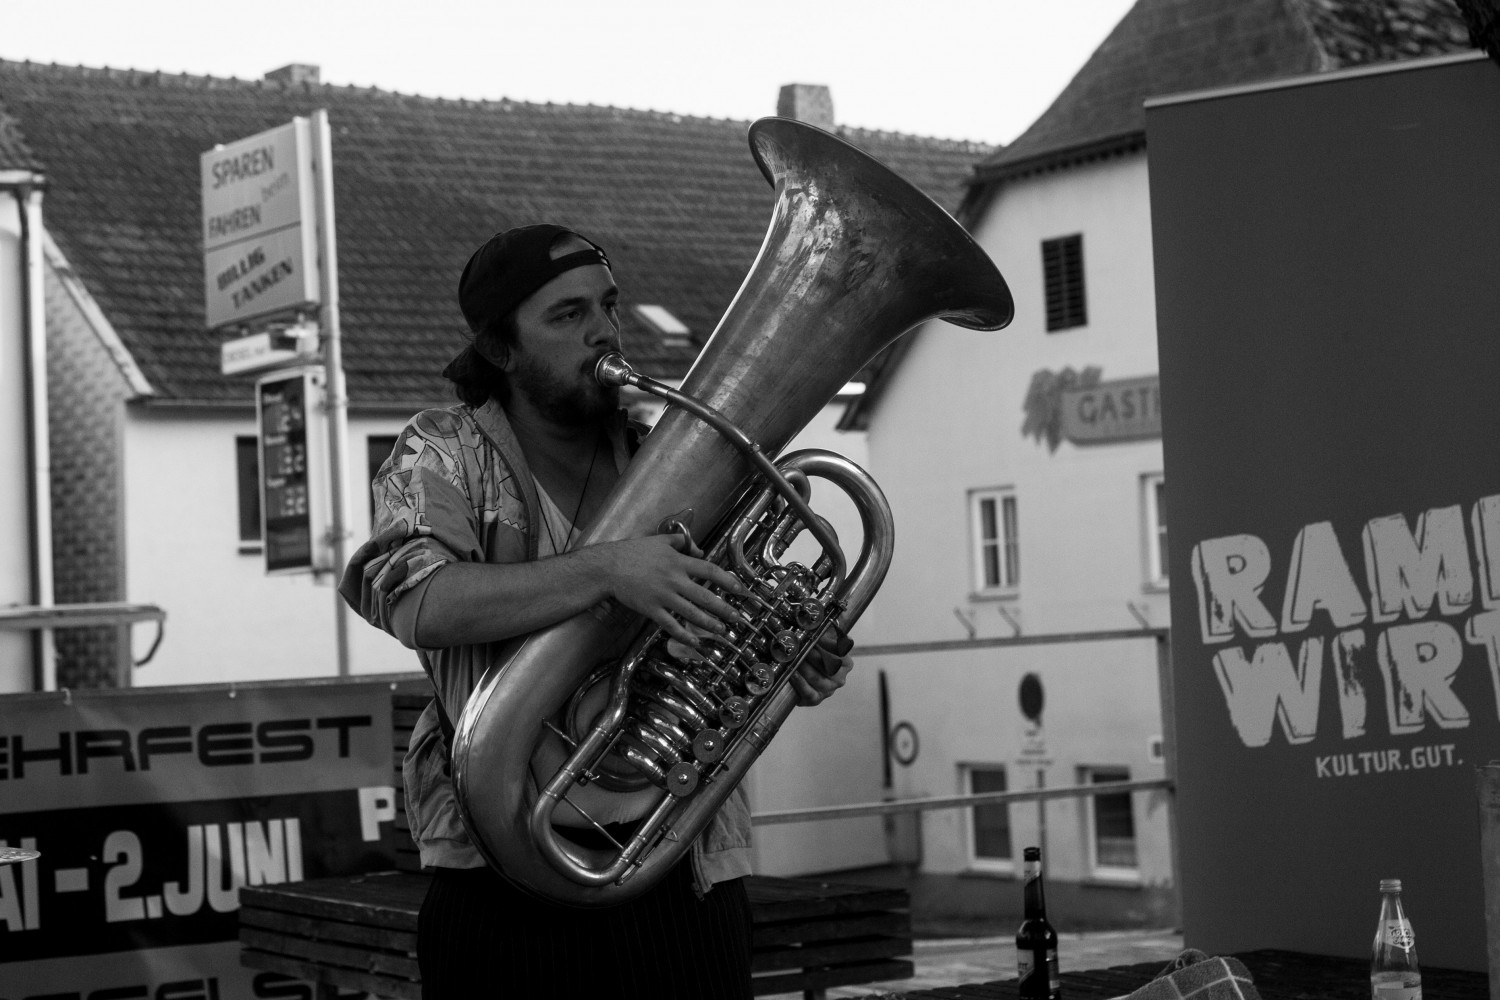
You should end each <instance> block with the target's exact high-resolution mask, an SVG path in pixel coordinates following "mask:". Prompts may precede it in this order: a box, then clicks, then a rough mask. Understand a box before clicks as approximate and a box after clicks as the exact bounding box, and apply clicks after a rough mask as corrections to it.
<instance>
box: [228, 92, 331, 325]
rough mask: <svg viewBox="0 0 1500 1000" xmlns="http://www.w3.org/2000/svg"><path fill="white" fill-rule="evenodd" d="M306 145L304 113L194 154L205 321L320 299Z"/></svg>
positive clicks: (232, 321) (301, 306)
mask: <svg viewBox="0 0 1500 1000" xmlns="http://www.w3.org/2000/svg"><path fill="white" fill-rule="evenodd" d="M312 147H313V143H312V138H311V131H310V126H309V122H308V119H306V118H294V119H292V121H290V122H288V123H287V124H285V125H281V126H279V127H277V128H273V129H270V130H269V131H266V132H261V133H260V134H258V135H253V136H250V137H249V138H247V139H240V140H239V141H237V142H233V143H229V144H228V145H222V146H215V147H214V148H213V149H211V150H209V151H208V152H206V153H203V154H202V155H201V157H200V158H199V160H200V169H201V174H202V187H203V293H204V311H205V314H206V318H207V323H208V328H209V329H211V330H215V329H219V328H221V327H226V326H233V325H236V324H244V323H248V322H250V321H252V320H256V319H260V318H262V317H266V316H271V315H275V314H278V313H287V312H294V311H297V310H308V309H311V308H312V307H314V306H316V305H317V304H318V302H319V301H320V290H319V289H320V284H319V276H318V252H317V250H318V247H317V236H318V232H317V228H318V227H317V224H316V219H317V186H316V184H315V183H314V177H313V148H312Z"/></svg>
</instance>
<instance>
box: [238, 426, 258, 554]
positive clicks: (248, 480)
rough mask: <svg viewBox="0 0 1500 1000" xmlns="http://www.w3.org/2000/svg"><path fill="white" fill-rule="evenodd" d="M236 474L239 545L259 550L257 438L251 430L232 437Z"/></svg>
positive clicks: (247, 548) (253, 550)
mask: <svg viewBox="0 0 1500 1000" xmlns="http://www.w3.org/2000/svg"><path fill="white" fill-rule="evenodd" d="M234 461H235V474H236V477H237V479H238V484H237V485H238V490H239V499H240V548H241V550H248V551H252V552H259V551H260V439H259V438H257V437H256V436H255V435H254V434H249V435H237V436H236V437H235V439H234Z"/></svg>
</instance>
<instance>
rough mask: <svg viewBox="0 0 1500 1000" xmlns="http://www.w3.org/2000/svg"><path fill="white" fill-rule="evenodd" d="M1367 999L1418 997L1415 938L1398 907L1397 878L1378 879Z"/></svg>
mask: <svg viewBox="0 0 1500 1000" xmlns="http://www.w3.org/2000/svg"><path fill="white" fill-rule="evenodd" d="M1370 996H1371V1000H1422V973H1421V972H1420V971H1419V970H1418V969H1417V940H1416V937H1415V936H1414V935H1413V934H1412V931H1411V923H1410V922H1409V921H1407V919H1406V912H1405V911H1404V910H1403V909H1402V908H1401V880H1400V879H1399V878H1383V879H1381V880H1380V923H1379V924H1377V925H1376V927H1375V949H1374V953H1373V955H1372V956H1371V958H1370Z"/></svg>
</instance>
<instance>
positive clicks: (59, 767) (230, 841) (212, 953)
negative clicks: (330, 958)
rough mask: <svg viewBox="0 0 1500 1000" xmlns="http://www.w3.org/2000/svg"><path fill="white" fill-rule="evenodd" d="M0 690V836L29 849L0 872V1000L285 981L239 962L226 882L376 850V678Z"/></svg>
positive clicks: (380, 737)
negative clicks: (31, 856) (28, 857)
mask: <svg viewBox="0 0 1500 1000" xmlns="http://www.w3.org/2000/svg"><path fill="white" fill-rule="evenodd" d="M0 703H3V704H4V708H3V710H0V718H3V719H4V720H5V721H4V723H3V724H0V846H11V847H20V848H24V849H27V850H29V851H35V852H38V853H39V855H40V856H39V857H38V858H37V859H36V860H33V861H27V862H24V863H22V864H14V865H5V866H0V1000H22V998H28V997H34V996H36V997H40V996H47V997H72V996H102V995H105V994H106V993H107V994H108V995H109V996H119V997H127V996H129V997H134V996H141V997H146V996H153V997H154V996H163V997H164V996H168V995H170V996H172V997H177V998H180V1000H190V998H198V997H202V998H205V1000H207V998H213V1000H240V998H246V1000H248V998H250V997H259V996H287V995H297V994H295V993H293V994H287V993H277V992H275V990H277V989H281V988H282V987H283V986H285V985H287V984H292V983H293V981H292V980H289V979H287V978H286V977H282V976H277V975H272V974H269V973H253V972H252V971H251V970H249V969H245V968H243V967H241V965H240V963H239V943H238V938H239V890H240V888H241V887H242V886H255V885H274V884H279V883H285V882H296V881H301V880H302V879H304V878H317V877H321V876H328V875H340V874H351V873H356V872H365V871H371V870H375V869H381V868H390V867H392V866H393V864H394V853H393V850H394V841H393V840H392V839H391V836H390V821H391V820H393V819H394V818H395V790H394V788H393V787H392V770H391V745H392V735H391V718H390V688H389V684H378V683H371V682H362V683H353V682H338V683H326V684H325V683H312V684H309V683H306V682H304V683H297V684H285V685H252V686H248V687H241V688H238V689H234V688H230V689H228V690H226V689H224V688H222V687H217V686H215V687H212V688H193V689H156V690H152V689H136V690H133V691H117V692H76V693H71V694H64V693H55V694H37V695H14V696H6V697H5V698H3V699H0ZM278 984H280V985H278ZM298 988H300V987H298ZM268 990H269V991H271V992H267V991H268ZM101 991H102V992H101ZM309 995H310V994H309Z"/></svg>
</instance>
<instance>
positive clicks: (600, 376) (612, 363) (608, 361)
mask: <svg viewBox="0 0 1500 1000" xmlns="http://www.w3.org/2000/svg"><path fill="white" fill-rule="evenodd" d="M639 378H640V376H639V375H637V374H636V373H635V369H634V368H631V367H630V362H628V361H626V360H625V358H624V356H623V355H621V354H620V352H619V351H610V352H609V353H608V354H606V355H605V356H604V357H602V358H600V359H599V363H598V364H597V365H595V366H594V381H595V382H598V383H599V384H600V385H602V386H605V387H607V388H611V389H618V388H620V387H621V386H626V385H633V384H634V383H635V382H636V380H637V379H639Z"/></svg>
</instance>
